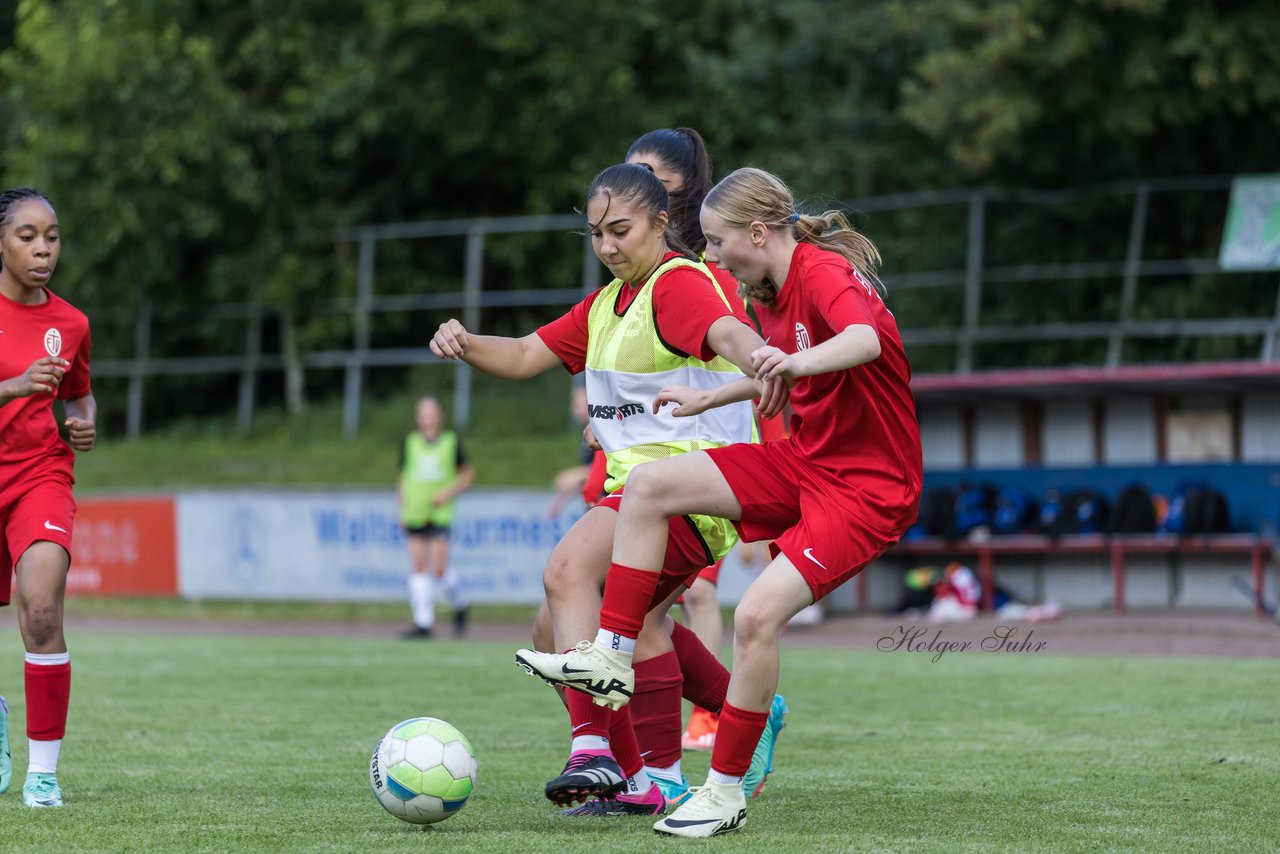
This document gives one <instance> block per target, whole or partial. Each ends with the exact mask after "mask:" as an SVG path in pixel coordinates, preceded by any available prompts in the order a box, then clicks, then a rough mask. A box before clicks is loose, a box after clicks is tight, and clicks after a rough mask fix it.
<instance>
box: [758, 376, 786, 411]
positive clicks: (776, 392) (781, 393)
mask: <svg viewBox="0 0 1280 854" xmlns="http://www.w3.org/2000/svg"><path fill="white" fill-rule="evenodd" d="M763 386H764V387H763V389H762V390H761V392H760V399H759V400H758V401H756V412H757V413H758V414H759V416H760V417H761V418H772V417H773V416H775V415H777V414H778V413H779V412H781V411H782V408H783V407H784V406H786V405H787V398H789V397H790V396H791V389H790V387H789V386H788V385H787V381H786V380H784V379H773V380H765V382H764V383H763Z"/></svg>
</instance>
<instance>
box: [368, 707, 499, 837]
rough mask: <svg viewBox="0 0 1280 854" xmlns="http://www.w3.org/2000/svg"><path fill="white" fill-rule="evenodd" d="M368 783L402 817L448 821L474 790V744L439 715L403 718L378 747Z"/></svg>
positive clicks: (419, 821)
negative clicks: (436, 716)
mask: <svg viewBox="0 0 1280 854" xmlns="http://www.w3.org/2000/svg"><path fill="white" fill-rule="evenodd" d="M369 784H370V785H371V786H373V795H374V797H376V798H377V799H378V803H380V804H382V806H384V807H385V808H386V810H387V812H389V813H391V814H392V815H393V816H395V817H396V818H398V819H402V820H404V821H407V822H409V823H411V824H434V823H435V822H437V821H444V820H445V819H446V818H448V817H449V816H451V815H453V814H454V813H456V812H457V811H458V810H460V809H462V806H463V804H465V803H466V802H467V799H468V798H470V797H471V793H472V792H473V791H475V788H476V758H475V754H474V753H473V752H472V750H471V742H470V741H468V740H467V737H466V736H465V735H463V734H462V733H460V732H458V730H457V729H455V728H454V727H453V725H452V724H448V723H445V722H444V721H442V720H440V719H439V718H410V719H409V720H407V721H401V722H400V723H398V724H396V725H395V726H393V727H392V728H391V729H390V731H388V732H387V734H386V735H384V736H383V737H382V740H381V741H379V742H378V746H377V747H375V748H374V749H373V759H372V760H371V761H370V762H369Z"/></svg>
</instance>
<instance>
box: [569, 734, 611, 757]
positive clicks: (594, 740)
mask: <svg viewBox="0 0 1280 854" xmlns="http://www.w3.org/2000/svg"><path fill="white" fill-rule="evenodd" d="M608 749H609V739H607V738H605V737H604V736H603V735H575V736H574V737H573V744H571V745H569V752H570V753H577V752H578V751H579V750H608Z"/></svg>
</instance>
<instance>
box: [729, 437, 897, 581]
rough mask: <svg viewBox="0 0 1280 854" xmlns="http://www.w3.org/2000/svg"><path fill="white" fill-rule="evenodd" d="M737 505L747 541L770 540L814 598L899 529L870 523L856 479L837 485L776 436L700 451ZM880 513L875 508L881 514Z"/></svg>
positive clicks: (867, 559)
mask: <svg viewBox="0 0 1280 854" xmlns="http://www.w3.org/2000/svg"><path fill="white" fill-rule="evenodd" d="M707 454H708V455H709V456H710V457H711V460H712V461H713V462H714V463H715V464H716V466H717V467H718V468H719V469H720V473H721V474H722V475H723V476H724V479H725V481H726V482H727V483H728V484H729V488H730V489H732V490H733V494H734V496H735V497H736V498H737V499H738V503H739V504H740V505H741V506H742V519H741V520H740V521H739V522H737V523H735V525H736V527H737V528H738V533H739V534H741V535H742V539H744V540H746V541H747V542H754V541H756V540H774V543H773V546H772V547H771V549H772V550H774V554H777V552H781V553H782V554H784V555H786V556H787V559H788V560H790V561H791V563H792V564H794V565H795V567H796V569H798V570H799V571H800V574H801V575H802V576H803V577H804V579H805V581H806V582H808V584H809V589H810V590H812V591H813V599H814V601H815V602H816V601H818V600H819V599H821V598H823V597H824V596H826V595H827V594H828V593H830V592H831V591H832V590H835V589H836V588H837V587H839V586H840V585H841V584H844V583H845V582H846V581H848V580H849V579H850V578H853V577H854V576H855V575H857V574H858V573H859V572H860V571H861V570H862V568H863V567H865V566H866V565H867V564H869V563H871V561H873V560H875V559H876V558H877V557H879V556H880V554H881V553H882V552H884V551H885V550H886V549H888V548H889V547H890V546H892V545H893V544H894V543H896V542H898V537H899V536H901V532H900V531H892V530H888V529H887V528H885V527H884V526H883V525H882V524H881V525H876V524H870V523H868V522H865V521H864V520H867V519H874V518H876V516H877V515H879V514H878V513H877V511H874V510H872V509H871V508H870V507H868V506H866V504H867V503H866V500H865V498H864V496H863V493H862V491H861V490H860V489H858V487H857V485H856V484H845V483H841V482H839V481H838V480H837V479H836V478H835V477H833V476H832V475H831V474H830V473H828V472H825V471H823V470H822V469H819V468H818V467H816V466H814V465H813V464H812V463H810V462H809V461H808V460H807V459H805V457H804V456H802V455H801V454H800V453H798V452H797V451H796V450H795V447H794V443H793V442H790V441H787V440H782V441H777V442H766V443H765V444H762V445H747V444H740V445H729V446H727V447H724V448H712V449H711V450H709V451H707ZM881 512H882V511H881Z"/></svg>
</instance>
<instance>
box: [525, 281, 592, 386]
mask: <svg viewBox="0 0 1280 854" xmlns="http://www.w3.org/2000/svg"><path fill="white" fill-rule="evenodd" d="M599 293H600V292H599V291H592V292H591V293H589V294H587V296H586V298H585V299H584V300H582V302H580V303H578V304H577V305H575V306H574V307H573V308H571V309H569V311H568V313H567V314H563V315H561V316H560V317H558V318H556V319H555V320H553V321H551V322H550V323H548V324H547V325H545V326H543V327H540V328H539V329H538V330H537V334H538V337H539V338H541V339H542V343H543V344H546V345H547V347H548V348H549V349H550V350H551V352H552V353H555V354H556V356H557V358H559V359H560V361H561V362H563V363H564V367H565V370H567V371H568V372H569V373H571V374H580V373H582V372H583V371H584V370H586V368H587V315H588V314H590V312H591V304H592V303H594V302H595V300H596V295H597V294H599Z"/></svg>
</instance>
